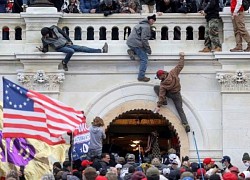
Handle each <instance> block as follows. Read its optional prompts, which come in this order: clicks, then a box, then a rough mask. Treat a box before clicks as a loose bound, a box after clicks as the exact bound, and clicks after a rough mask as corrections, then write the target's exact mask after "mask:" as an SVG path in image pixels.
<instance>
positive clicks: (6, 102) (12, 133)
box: [3, 78, 86, 145]
mask: <svg viewBox="0 0 250 180" xmlns="http://www.w3.org/2000/svg"><path fill="white" fill-rule="evenodd" d="M84 122H86V120H85V116H84V114H83V112H82V111H77V110H75V109H74V108H71V107H69V106H66V105H65V104H63V103H62V102H59V101H57V100H55V99H52V98H50V97H48V96H45V95H43V94H40V93H37V92H35V91H32V90H27V89H25V88H23V87H21V86H19V85H17V84H15V83H13V82H11V81H9V80H7V79H5V78H3V137H4V138H33V139H38V140H41V141H44V142H46V143H47V144H49V145H55V144H60V143H64V142H65V141H64V139H63V138H62V134H65V133H66V132H69V131H74V130H75V128H76V127H78V126H79V124H81V123H84Z"/></svg>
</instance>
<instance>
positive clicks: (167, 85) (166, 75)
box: [154, 52, 190, 132]
mask: <svg viewBox="0 0 250 180" xmlns="http://www.w3.org/2000/svg"><path fill="white" fill-rule="evenodd" d="M179 55H180V61H179V62H178V64H177V65H176V66H175V68H173V69H172V70H171V71H170V72H167V71H163V70H158V71H157V72H156V76H157V78H158V79H159V80H161V83H160V86H158V85H156V86H154V91H155V93H156V94H157V95H158V96H159V101H158V102H157V107H156V108H155V110H154V112H159V111H160V107H161V106H162V105H167V100H166V97H168V98H171V99H172V100H173V102H174V104H175V107H176V110H177V112H178V114H179V116H180V118H181V122H182V124H183V126H184V128H185V130H186V132H190V126H189V125H188V121H187V118H186V115H185V113H184V110H183V108H182V97H181V93H180V91H181V85H180V79H179V77H178V76H179V74H180V72H181V70H182V69H183V67H184V53H183V52H180V54H179Z"/></svg>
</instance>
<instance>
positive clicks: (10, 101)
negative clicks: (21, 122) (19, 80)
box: [4, 84, 30, 109]
mask: <svg viewBox="0 0 250 180" xmlns="http://www.w3.org/2000/svg"><path fill="white" fill-rule="evenodd" d="M6 87H7V90H5V92H4V93H5V95H6V96H5V97H6V100H7V101H8V102H9V105H10V106H13V107H14V108H15V109H18V108H19V109H22V108H23V107H24V106H26V105H27V104H28V102H29V101H30V99H29V98H26V100H25V101H24V102H23V103H21V104H15V103H13V101H12V100H11V99H10V96H9V95H8V94H9V91H8V88H16V89H17V90H18V91H19V93H20V94H23V91H22V89H21V88H20V87H19V86H16V85H15V84H12V87H11V84H8V85H6Z"/></svg>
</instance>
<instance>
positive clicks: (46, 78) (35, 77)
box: [17, 70, 65, 92]
mask: <svg viewBox="0 0 250 180" xmlns="http://www.w3.org/2000/svg"><path fill="white" fill-rule="evenodd" d="M17 80H18V81H19V82H20V83H22V85H23V86H24V87H26V88H27V89H31V90H36V91H57V92H59V88H60V84H62V83H63V82H64V80H65V75H64V73H63V72H58V73H45V71H44V70H37V71H36V72H22V71H19V72H18V73H17Z"/></svg>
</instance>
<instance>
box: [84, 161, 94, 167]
mask: <svg viewBox="0 0 250 180" xmlns="http://www.w3.org/2000/svg"><path fill="white" fill-rule="evenodd" d="M91 164H93V162H90V161H89V160H83V161H82V163H81V165H82V167H87V166H89V165H91Z"/></svg>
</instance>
